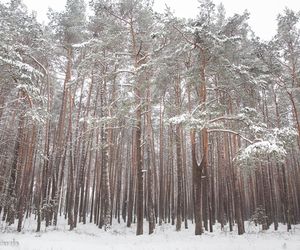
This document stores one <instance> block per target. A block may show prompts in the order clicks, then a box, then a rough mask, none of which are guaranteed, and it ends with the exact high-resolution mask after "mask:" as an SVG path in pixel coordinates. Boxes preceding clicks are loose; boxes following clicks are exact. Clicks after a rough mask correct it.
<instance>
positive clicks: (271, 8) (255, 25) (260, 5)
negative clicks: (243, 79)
mask: <svg viewBox="0 0 300 250" xmlns="http://www.w3.org/2000/svg"><path fill="white" fill-rule="evenodd" d="M0 1H1V2H6V1H8V0H0ZM213 1H214V3H216V4H219V3H220V2H223V4H224V6H225V9H226V12H227V15H228V16H231V15H232V14H234V13H243V11H244V10H245V9H247V10H248V11H249V12H250V14H251V16H250V20H249V23H250V26H251V27H252V29H253V30H254V32H255V33H256V35H258V36H259V37H261V38H262V39H270V38H271V37H272V36H273V35H275V32H276V17H277V14H279V13H280V12H282V10H283V9H284V8H285V7H288V8H291V9H293V10H296V11H300V0H213ZM23 2H24V3H25V4H26V5H27V6H28V7H29V9H33V10H36V11H37V13H38V19H39V20H45V17H46V13H47V9H48V6H50V7H51V8H53V9H55V10H61V9H63V8H64V5H65V2H66V1H65V0H23ZM155 2H156V3H155V9H156V10H158V11H161V10H163V9H164V6H165V3H166V4H168V5H169V6H170V7H171V8H172V9H174V10H175V13H176V14H177V15H178V16H183V17H193V16H196V15H197V6H198V1H197V0H155Z"/></svg>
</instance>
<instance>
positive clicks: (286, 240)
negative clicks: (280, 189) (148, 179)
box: [0, 219, 300, 250]
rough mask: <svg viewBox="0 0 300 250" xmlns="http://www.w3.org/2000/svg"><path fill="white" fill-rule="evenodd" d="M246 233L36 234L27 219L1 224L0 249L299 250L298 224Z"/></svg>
mask: <svg viewBox="0 0 300 250" xmlns="http://www.w3.org/2000/svg"><path fill="white" fill-rule="evenodd" d="M245 225H246V231H247V233H246V234H244V235H242V236H238V235H237V232H236V231H234V232H229V230H228V228H227V227H225V229H224V230H223V231H221V230H220V228H219V226H217V225H216V226H215V232H214V233H208V232H205V233H204V234H203V235H202V236H194V225H193V224H191V223H190V224H189V229H184V228H183V229H182V231H181V232H176V231H175V227H174V226H171V225H168V224H164V225H162V226H157V228H156V230H155V233H154V234H153V235H147V224H146V223H145V233H146V234H145V235H143V236H136V235H135V225H133V226H132V228H127V227H126V225H125V224H124V223H123V224H120V225H119V224H117V223H114V225H113V227H112V228H111V230H110V231H109V232H104V231H103V230H102V229H99V228H97V226H95V225H94V224H87V225H82V224H79V225H78V228H76V229H74V231H72V232H70V231H69V230H68V226H67V225H66V224H65V222H63V221H61V222H60V223H59V225H58V227H49V228H47V230H45V228H44V227H43V230H42V232H40V233H36V232H35V227H36V222H35V221H33V220H28V219H27V220H26V221H25V226H24V230H23V232H21V233H17V232H16V225H14V226H10V227H7V226H6V225H5V224H4V223H3V222H1V223H0V230H1V233H0V250H11V249H19V250H94V249H95V250H96V249H97V250H108V249H109V250H152V249H153V250H160V249H162V250H197V249H201V250H211V249H213V250H227V249H228V250H229V249H230V250H237V249H241V250H248V249H251V250H254V249H255V250H260V249H263V250H277V249H281V250H282V249H292V250H300V225H299V226H293V229H292V230H291V231H290V232H286V226H284V225H280V227H279V230H278V231H276V232H275V231H274V230H273V229H270V230H269V231H265V232H261V231H260V230H259V228H257V227H254V226H253V225H252V224H249V223H245Z"/></svg>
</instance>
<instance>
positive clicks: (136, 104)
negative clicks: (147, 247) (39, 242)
mask: <svg viewBox="0 0 300 250" xmlns="http://www.w3.org/2000/svg"><path fill="white" fill-rule="evenodd" d="M198 2H199V3H198V6H199V9H198V15H197V17H196V18H179V17H177V16H176V15H174V13H173V11H172V10H171V9H170V8H168V7H167V6H166V9H165V11H164V12H162V13H158V12H155V11H154V10H153V8H152V6H153V2H152V1H151V0H92V1H90V2H89V3H85V1H84V0H67V3H66V6H65V9H64V10H63V11H60V12H59V11H54V10H51V9H49V11H48V19H49V22H47V23H43V24H42V23H40V22H38V21H37V19H36V15H35V13H32V12H30V11H29V10H28V9H27V7H26V6H25V5H24V4H23V3H22V1H20V0H10V1H9V2H8V3H0V215H1V220H2V221H3V222H5V223H7V224H8V225H13V224H15V223H16V227H15V230H16V231H18V232H21V231H22V230H23V224H24V221H25V220H26V219H27V218H32V219H33V220H34V222H35V226H34V227H35V230H36V231H37V232H39V231H40V230H42V229H44V228H47V227H49V226H51V225H54V226H55V225H57V224H59V223H60V220H64V221H66V223H67V225H68V229H69V230H74V229H75V228H77V227H78V225H79V224H88V223H90V224H94V225H96V226H97V227H99V228H102V229H103V230H104V231H109V230H110V229H111V228H112V226H113V225H114V224H118V223H125V224H126V225H127V227H131V226H132V225H136V231H135V233H136V235H142V234H152V233H153V231H154V230H155V228H157V227H160V226H161V225H163V224H166V223H167V224H170V225H173V227H174V230H176V231H183V230H184V229H185V228H193V232H194V234H195V235H201V234H203V233H204V232H206V231H208V232H213V231H214V230H215V227H216V226H217V225H220V227H221V228H223V227H225V226H226V227H227V226H228V227H229V229H230V231H232V230H233V227H237V234H239V235H242V234H244V233H245V224H246V222H247V221H253V222H254V223H255V224H256V225H259V226H260V227H261V228H262V230H267V229H269V228H270V227H272V228H274V230H277V228H278V225H279V224H284V225H285V227H286V229H285V230H287V231H289V230H291V229H292V226H293V225H296V224H300V12H297V11H294V10H291V9H288V8H286V9H283V10H282V12H281V13H280V14H278V17H277V31H276V32H277V33H276V35H275V36H274V37H273V38H272V39H271V40H269V41H265V40H262V39H261V38H259V37H257V36H256V35H255V33H254V32H253V31H252V29H251V27H250V25H249V24H248V20H249V16H250V14H249V13H248V12H247V11H245V12H244V13H242V14H234V15H232V16H227V15H226V11H225V7H224V6H223V5H222V4H221V5H215V4H214V3H213V2H212V1H211V0H199V1H198ZM145 223H147V224H146V225H147V227H146V229H145V227H144V225H145Z"/></svg>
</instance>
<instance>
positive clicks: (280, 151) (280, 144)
mask: <svg viewBox="0 0 300 250" xmlns="http://www.w3.org/2000/svg"><path fill="white" fill-rule="evenodd" d="M261 132H262V131H261V130H259V133H261ZM296 138H297V131H296V130H295V129H294V128H287V127H286V128H282V129H279V128H275V129H269V130H268V129H265V130H264V131H263V136H262V137H261V138H260V139H256V140H255V141H254V142H253V143H252V144H250V145H248V146H246V147H244V148H242V149H241V150H240V151H239V153H238V155H237V156H236V158H235V161H236V163H237V164H238V165H240V166H243V167H246V168H249V167H250V168H251V167H255V166H256V165H257V164H259V163H265V162H269V161H270V160H275V161H279V162H284V161H285V159H286V156H287V152H288V149H289V146H290V145H292V144H293V143H294V142H295V140H296Z"/></svg>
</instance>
